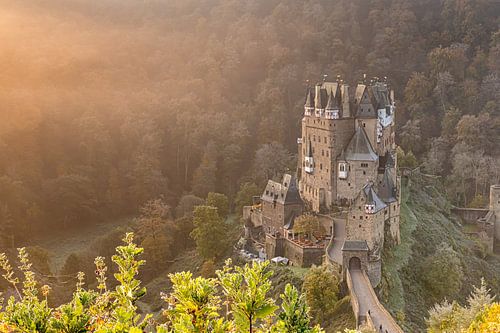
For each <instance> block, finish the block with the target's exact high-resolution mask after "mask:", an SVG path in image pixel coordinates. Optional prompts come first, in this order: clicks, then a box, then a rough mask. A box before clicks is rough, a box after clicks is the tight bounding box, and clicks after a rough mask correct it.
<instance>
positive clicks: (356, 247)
mask: <svg viewBox="0 0 500 333" xmlns="http://www.w3.org/2000/svg"><path fill="white" fill-rule="evenodd" d="M342 251H368V244H367V243H366V241H365V240H346V241H345V242H344V245H342Z"/></svg>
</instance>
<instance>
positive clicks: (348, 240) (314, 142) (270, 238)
mask: <svg viewBox="0 0 500 333" xmlns="http://www.w3.org/2000/svg"><path fill="white" fill-rule="evenodd" d="M395 111H396V110H395V102H394V92H393V91H392V90H390V87H389V85H388V84H387V82H382V81H380V80H377V79H376V80H371V81H369V82H366V81H364V82H360V83H358V84H357V85H356V87H354V88H352V87H350V86H349V85H348V84H346V83H344V82H343V81H341V80H340V79H337V81H336V82H326V81H323V82H320V83H317V84H316V85H315V86H314V87H308V88H307V91H306V96H305V102H304V114H303V118H302V133H301V137H299V138H298V139H297V143H298V165H297V173H296V175H289V174H286V175H285V176H284V177H283V179H282V181H281V182H276V181H273V180H269V181H268V184H267V186H266V188H265V190H264V192H263V194H262V196H261V197H260V198H259V199H260V200H259V202H256V203H255V205H254V206H251V207H250V206H249V207H245V210H244V217H245V218H246V219H247V223H248V225H249V226H252V227H254V228H255V227H261V228H262V230H263V231H264V233H265V237H266V241H265V250H266V254H267V257H268V258H273V257H276V256H283V257H286V258H288V259H289V261H290V262H291V264H293V265H299V266H310V265H311V264H318V263H321V261H322V256H323V255H324V253H325V246H326V245H327V244H328V240H329V239H331V238H332V237H333V234H334V233H335V231H334V228H333V218H332V214H331V213H332V212H334V211H344V214H343V215H342V219H343V221H344V222H343V223H345V231H346V232H345V233H346V234H345V242H344V244H343V247H342V254H343V260H344V261H345V263H344V265H343V266H344V267H347V266H348V265H349V260H350V258H352V257H356V258H358V259H359V260H360V263H359V264H360V265H363V267H364V268H365V269H366V270H367V271H368V272H369V273H370V272H372V274H369V275H370V280H372V277H373V283H374V284H378V281H379V280H380V252H381V249H382V248H383V246H384V242H386V241H388V239H386V238H390V241H391V242H394V243H399V241H400V235H399V210H400V178H399V177H398V176H397V172H396V170H397V155H396V153H395V148H396V145H395V141H394V137H395V120H394V119H395ZM305 211H311V212H313V213H315V214H317V216H318V218H319V221H320V222H319V223H320V224H321V225H322V229H323V230H324V235H319V236H318V235H316V237H315V239H314V240H313V241H311V240H310V238H311V237H309V239H308V240H303V239H302V240H301V239H300V237H298V236H297V234H296V232H295V231H294V221H295V219H296V217H298V216H299V215H301V214H302V213H303V212H305Z"/></svg>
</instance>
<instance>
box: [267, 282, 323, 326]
mask: <svg viewBox="0 0 500 333" xmlns="http://www.w3.org/2000/svg"><path fill="white" fill-rule="evenodd" d="M281 299H282V301H283V303H282V304H281V308H282V310H283V311H282V312H281V313H280V314H279V317H278V318H279V320H278V323H277V324H276V326H277V330H276V332H280V333H320V332H322V330H321V329H320V327H319V325H318V326H316V327H314V328H312V327H311V325H310V321H311V320H310V317H309V309H308V308H307V305H306V301H305V297H304V295H300V294H299V291H298V290H297V289H296V288H295V287H294V286H292V285H290V284H287V285H286V286H285V292H284V293H283V294H282V295H281Z"/></svg>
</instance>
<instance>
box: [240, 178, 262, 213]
mask: <svg viewBox="0 0 500 333" xmlns="http://www.w3.org/2000/svg"><path fill="white" fill-rule="evenodd" d="M261 194H262V189H261V188H260V187H258V186H257V185H256V184H255V183H243V184H241V186H240V190H239V191H238V193H237V194H236V199H235V200H234V204H235V210H236V212H237V213H238V214H241V212H242V211H243V207H244V206H250V205H252V203H253V201H252V200H253V197H254V196H260V195H261Z"/></svg>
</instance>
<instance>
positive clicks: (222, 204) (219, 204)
mask: <svg viewBox="0 0 500 333" xmlns="http://www.w3.org/2000/svg"><path fill="white" fill-rule="evenodd" d="M205 204H206V205H207V206H212V207H215V208H217V213H218V214H219V216H220V217H222V218H223V219H225V218H227V215H228V214H229V200H228V198H227V196H225V195H224V194H222V193H215V192H210V193H208V195H207V200H205Z"/></svg>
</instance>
